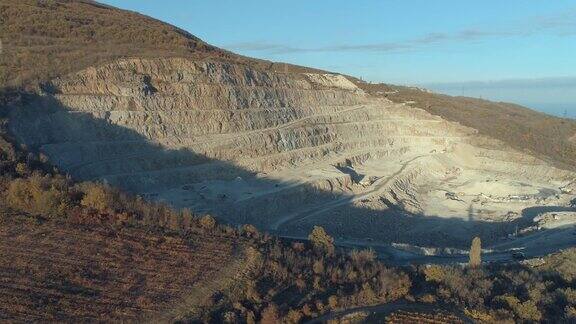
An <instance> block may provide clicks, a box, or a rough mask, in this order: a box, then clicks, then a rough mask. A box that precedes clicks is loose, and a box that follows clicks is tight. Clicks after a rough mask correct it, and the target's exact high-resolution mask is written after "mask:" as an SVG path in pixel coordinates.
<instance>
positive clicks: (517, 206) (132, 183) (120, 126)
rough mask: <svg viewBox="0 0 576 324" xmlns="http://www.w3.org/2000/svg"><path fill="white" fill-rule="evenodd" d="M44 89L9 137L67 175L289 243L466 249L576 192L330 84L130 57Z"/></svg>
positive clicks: (497, 152)
mask: <svg viewBox="0 0 576 324" xmlns="http://www.w3.org/2000/svg"><path fill="white" fill-rule="evenodd" d="M44 91H45V93H43V94H39V95H38V96H35V97H32V98H28V101H27V104H26V106H25V107H20V108H18V109H14V111H13V112H12V116H11V120H12V121H11V130H12V132H13V133H14V135H15V136H16V138H17V139H18V140H19V141H20V142H22V143H25V144H26V145H28V146H30V147H34V148H38V149H39V150H41V151H42V152H44V153H45V154H46V155H47V156H48V157H49V158H50V159H51V160H52V161H53V162H54V163H55V164H56V165H58V166H59V167H60V168H61V169H62V170H64V171H66V172H69V173H70V174H71V175H72V176H74V177H76V178H79V179H100V180H102V181H106V182H108V183H111V184H113V185H118V186H121V187H123V188H125V189H128V190H131V191H133V192H136V193H140V194H143V195H145V196H146V197H149V198H152V199H158V200H165V201H166V202H168V203H170V204H172V205H174V206H176V207H188V208H191V209H192V210H193V211H195V212H210V213H213V214H215V215H217V216H218V217H220V218H221V219H223V220H225V221H228V222H231V223H236V224H242V223H254V224H257V225H258V226H260V227H261V228H263V229H267V230H275V231H278V232H281V233H284V234H287V235H304V234H306V233H307V232H308V231H309V230H310V227H311V226H312V225H314V224H321V225H323V226H325V227H326V228H327V229H328V230H329V232H331V233H333V234H335V235H336V236H338V237H339V238H341V239H365V238H374V239H378V240H381V241H386V242H392V241H394V242H409V243H417V244H432V245H445V246H452V245H460V244H467V242H468V240H469V238H470V237H471V236H472V235H478V234H480V235H483V236H489V237H496V236H501V235H505V234H507V233H508V232H510V231H512V229H513V228H514V227H515V226H516V225H518V224H520V225H523V220H522V216H523V215H524V216H525V214H526V213H524V214H523V211H525V210H526V208H528V207H533V206H564V205H566V204H567V202H568V201H569V196H570V195H569V193H570V192H571V190H574V189H576V188H575V187H574V186H575V185H574V182H573V181H574V175H573V174H571V173H569V172H566V171H561V170H558V169H555V168H553V167H550V166H549V165H547V164H546V163H545V162H543V161H539V160H537V159H535V158H532V157H530V156H527V155H524V154H521V153H518V152H513V151H512V150H510V149H508V148H507V147H505V146H504V145H502V144H500V143H498V142H496V141H493V140H489V139H486V138H482V137H480V136H478V135H477V132H476V131H475V130H473V129H470V128H466V127H463V126H461V125H459V124H456V123H451V122H447V121H445V120H442V119H441V118H439V117H437V116H433V115H430V114H429V113H427V112H425V111H424V110H420V109H417V108H413V107H410V106H408V105H404V104H394V103H392V102H390V101H387V100H385V99H376V98H373V97H370V96H369V95H367V94H365V93H364V92H363V91H362V90H360V89H359V88H357V87H356V86H355V85H354V84H353V83H352V82H350V81H349V80H347V79H346V78H345V77H343V76H340V75H333V74H295V73H267V72H259V71H257V70H254V69H251V68H249V67H246V66H242V65H234V64H226V63H213V62H198V61H196V62H195V61H191V60H186V59H178V58H173V59H126V60H121V61H117V62H114V63H111V64H109V65H105V66H100V67H95V68H90V69H88V70H85V71H82V72H80V73H77V74H74V75H70V76H67V77H64V78H60V79H56V80H53V81H52V82H51V83H50V84H49V85H47V86H45V87H44ZM508 225H510V226H508Z"/></svg>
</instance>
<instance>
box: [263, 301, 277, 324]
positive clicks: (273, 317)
mask: <svg viewBox="0 0 576 324" xmlns="http://www.w3.org/2000/svg"><path fill="white" fill-rule="evenodd" d="M278 322H280V315H279V314H278V307H276V305H274V304H270V305H268V307H266V308H265V309H264V310H263V311H262V320H261V321H260V323H262V324H276V323H278Z"/></svg>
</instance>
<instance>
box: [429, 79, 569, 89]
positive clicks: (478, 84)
mask: <svg viewBox="0 0 576 324" xmlns="http://www.w3.org/2000/svg"><path fill="white" fill-rule="evenodd" d="M421 86H423V87H425V88H430V89H439V88H441V89H454V90H460V89H462V88H464V89H498V90H503V89H547V88H553V89H562V88H571V89H575V88H576V77H551V78H532V79H508V80H493V81H468V82H441V83H429V84H423V85H421Z"/></svg>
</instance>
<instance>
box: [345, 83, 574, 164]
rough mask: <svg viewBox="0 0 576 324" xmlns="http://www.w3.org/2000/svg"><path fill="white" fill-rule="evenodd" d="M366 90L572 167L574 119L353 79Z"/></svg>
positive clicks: (489, 102)
mask: <svg viewBox="0 0 576 324" xmlns="http://www.w3.org/2000/svg"><path fill="white" fill-rule="evenodd" d="M356 83H357V84H358V86H360V87H361V88H363V89H364V90H365V91H367V92H368V93H370V94H372V95H375V96H380V97H386V98H388V99H390V100H392V101H394V102H398V103H403V102H409V101H413V102H415V103H413V104H410V105H412V106H414V107H418V108H422V109H425V110H426V111H428V112H430V113H431V114H434V115H438V116H441V117H442V118H444V119H447V120H450V121H455V122H458V123H460V124H462V125H465V126H468V127H471V128H475V129H477V130H478V131H479V132H480V134H483V135H486V136H490V137H493V138H496V139H499V140H501V141H502V142H504V143H506V144H508V145H509V146H511V147H513V148H515V149H518V150H521V151H527V152H529V153H531V154H533V155H535V156H538V157H540V158H544V159H547V160H549V161H552V162H554V163H555V164H556V165H558V166H560V167H563V168H566V169H573V170H574V169H576V143H575V142H574V141H572V140H571V138H573V136H576V122H575V121H573V120H567V119H562V118H558V117H553V116H550V115H546V114H543V113H539V112H536V111H533V110H530V109H528V108H525V107H522V106H519V105H515V104H509V103H501V102H491V101H488V100H482V99H475V98H468V97H452V96H447V95H441V94H437V93H431V92H426V91H422V90H420V89H416V88H410V87H401V86H394V85H387V84H369V83H364V82H360V81H358V80H356Z"/></svg>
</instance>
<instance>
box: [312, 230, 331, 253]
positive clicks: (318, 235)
mask: <svg viewBox="0 0 576 324" xmlns="http://www.w3.org/2000/svg"><path fill="white" fill-rule="evenodd" d="M308 239H309V240H310V242H311V243H312V246H313V247H314V249H315V250H317V251H322V252H324V253H327V254H333V253H334V239H333V238H332V237H331V236H330V235H328V234H327V233H326V231H325V230H324V228H322V227H321V226H314V229H313V230H312V232H311V233H310V235H308Z"/></svg>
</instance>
